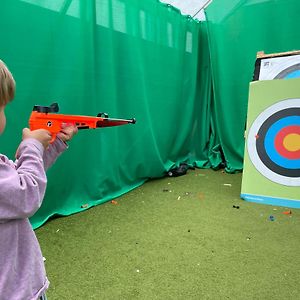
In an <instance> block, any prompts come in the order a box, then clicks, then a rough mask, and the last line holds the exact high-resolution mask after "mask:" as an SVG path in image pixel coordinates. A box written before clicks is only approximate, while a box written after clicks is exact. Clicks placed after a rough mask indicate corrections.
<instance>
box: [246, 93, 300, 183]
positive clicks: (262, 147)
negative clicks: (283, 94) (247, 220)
mask: <svg viewBox="0 0 300 300" xmlns="http://www.w3.org/2000/svg"><path fill="white" fill-rule="evenodd" d="M247 148H248V154H249V157H250V160H251V161H252V163H253V165H254V166H255V168H256V169H257V170H258V171H259V172H260V173H261V174H262V175H263V176H265V177H266V178H268V179H270V180H272V181H273V182H276V183H279V184H282V185H287V186H300V99H288V100H283V101H280V102H278V103H276V104H274V105H272V106H270V107H268V108H267V109H266V110H264V111H263V112H262V113H261V114H260V115H259V116H258V117H257V118H256V119H255V121H254V122H253V124H252V126H251V127H250V130H249V134H248V140H247Z"/></svg>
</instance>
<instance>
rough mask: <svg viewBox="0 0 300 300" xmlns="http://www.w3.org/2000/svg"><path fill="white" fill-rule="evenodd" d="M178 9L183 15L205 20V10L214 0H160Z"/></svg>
mask: <svg viewBox="0 0 300 300" xmlns="http://www.w3.org/2000/svg"><path fill="white" fill-rule="evenodd" d="M160 1H161V2H163V3H168V4H171V5H172V6H174V7H176V8H178V9H179V10H180V11H181V13H182V14H183V15H190V16H192V17H193V18H195V19H198V20H205V15H204V10H203V9H204V8H205V7H206V6H207V5H208V4H209V3H210V2H211V1H212V0H160Z"/></svg>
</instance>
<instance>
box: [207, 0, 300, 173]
mask: <svg viewBox="0 0 300 300" xmlns="http://www.w3.org/2000/svg"><path fill="white" fill-rule="evenodd" d="M299 15H300V1H299V0H226V1H224V0H213V1H212V3H211V4H210V5H209V6H208V8H207V9H206V17H207V22H208V29H209V46H210V55H211V63H212V74H213V91H214V93H213V96H214V101H213V105H212V118H213V120H214V122H213V125H214V128H215V134H216V138H215V149H216V152H218V151H219V155H220V158H221V157H222V154H223V155H224V160H225V163H226V170H227V171H228V172H235V171H237V170H241V169H242V167H243V155H244V130H245V120H246V114H247V103H248V90H249V82H250V81H251V80H252V76H253V72H254V64H255V59H256V53H257V52H258V51H265V53H276V52H284V51H291V50H299V49H300V31H299V24H298V23H299Z"/></svg>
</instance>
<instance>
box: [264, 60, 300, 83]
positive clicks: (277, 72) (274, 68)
mask: <svg viewBox="0 0 300 300" xmlns="http://www.w3.org/2000/svg"><path fill="white" fill-rule="evenodd" d="M299 77H300V55H291V56H283V57H273V58H266V59H262V60H261V62H260V73H259V80H270V79H291V78H299Z"/></svg>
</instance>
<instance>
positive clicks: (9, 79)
mask: <svg viewBox="0 0 300 300" xmlns="http://www.w3.org/2000/svg"><path fill="white" fill-rule="evenodd" d="M15 90H16V83H15V80H14V78H13V76H12V74H11V73H10V71H9V70H8V68H7V66H6V65H5V63H4V62H3V61H2V60H1V59H0V106H5V105H6V104H7V103H8V102H10V101H11V100H12V99H13V98H14V96H15Z"/></svg>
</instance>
